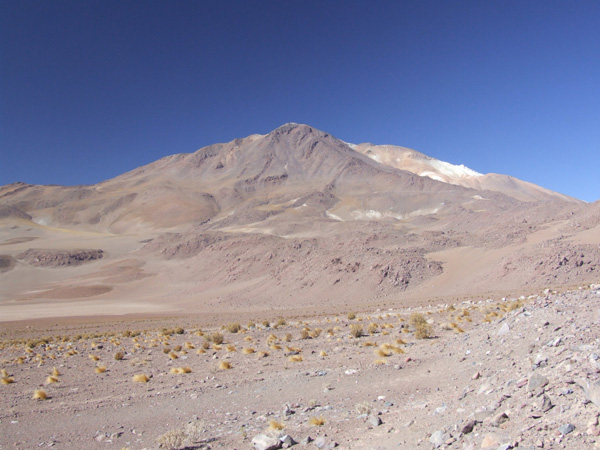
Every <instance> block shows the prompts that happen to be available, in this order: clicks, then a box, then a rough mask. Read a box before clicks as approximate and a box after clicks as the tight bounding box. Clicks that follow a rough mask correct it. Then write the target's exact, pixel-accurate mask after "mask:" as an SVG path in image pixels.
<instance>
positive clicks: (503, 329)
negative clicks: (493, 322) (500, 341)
mask: <svg viewBox="0 0 600 450" xmlns="http://www.w3.org/2000/svg"><path fill="white" fill-rule="evenodd" d="M508 333H510V327H509V326H508V324H507V323H506V322H504V323H503V324H502V326H501V327H500V328H499V329H498V331H497V332H496V336H504V335H507V334H508Z"/></svg>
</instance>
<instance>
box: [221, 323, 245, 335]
mask: <svg viewBox="0 0 600 450" xmlns="http://www.w3.org/2000/svg"><path fill="white" fill-rule="evenodd" d="M225 329H226V330H227V331H229V332H230V333H238V332H239V331H240V330H241V329H242V326H241V325H240V324H239V323H238V322H234V323H230V324H227V325H225Z"/></svg>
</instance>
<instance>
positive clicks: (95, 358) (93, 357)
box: [88, 354, 100, 361]
mask: <svg viewBox="0 0 600 450" xmlns="http://www.w3.org/2000/svg"><path fill="white" fill-rule="evenodd" d="M88 358H90V359H91V360H92V361H99V360H100V357H98V356H97V355H91V354H90V355H88Z"/></svg>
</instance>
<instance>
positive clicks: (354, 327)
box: [350, 324, 363, 338]
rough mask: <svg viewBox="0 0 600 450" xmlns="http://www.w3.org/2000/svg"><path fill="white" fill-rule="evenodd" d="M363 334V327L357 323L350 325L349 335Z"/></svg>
mask: <svg viewBox="0 0 600 450" xmlns="http://www.w3.org/2000/svg"><path fill="white" fill-rule="evenodd" d="M362 335H363V327H361V326H360V325H358V324H354V325H351V326H350V336H352V337H355V338H359V337H361V336H362Z"/></svg>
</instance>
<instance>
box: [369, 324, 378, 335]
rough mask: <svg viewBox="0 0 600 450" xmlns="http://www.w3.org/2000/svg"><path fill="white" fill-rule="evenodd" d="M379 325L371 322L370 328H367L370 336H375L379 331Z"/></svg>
mask: <svg viewBox="0 0 600 450" xmlns="http://www.w3.org/2000/svg"><path fill="white" fill-rule="evenodd" d="M377 328H379V327H378V325H377V324H376V323H375V322H371V323H370V324H369V325H368V326H367V333H369V334H375V332H376V331H377Z"/></svg>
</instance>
